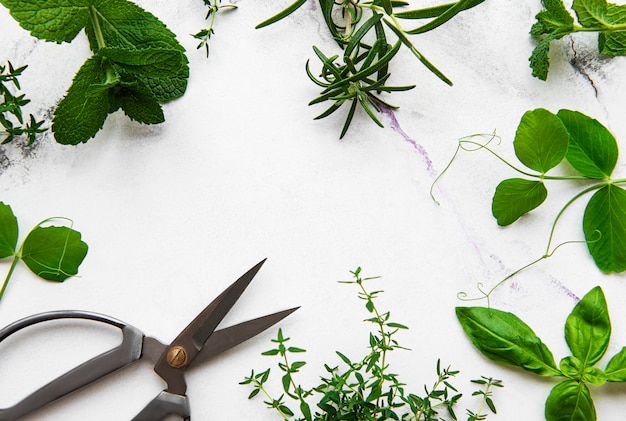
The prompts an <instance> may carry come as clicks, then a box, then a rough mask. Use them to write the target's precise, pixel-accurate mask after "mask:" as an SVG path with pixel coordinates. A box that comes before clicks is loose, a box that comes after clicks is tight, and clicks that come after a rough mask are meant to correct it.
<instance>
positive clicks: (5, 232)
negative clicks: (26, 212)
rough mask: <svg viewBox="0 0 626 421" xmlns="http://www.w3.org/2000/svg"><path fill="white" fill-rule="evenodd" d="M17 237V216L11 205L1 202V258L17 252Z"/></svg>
mask: <svg viewBox="0 0 626 421" xmlns="http://www.w3.org/2000/svg"><path fill="white" fill-rule="evenodd" d="M17 238H18V228H17V218H16V217H15V215H14V214H13V211H12V210H11V206H9V205H5V204H4V202H0V259H4V258H5V257H9V256H13V255H14V254H15V248H16V247H17Z"/></svg>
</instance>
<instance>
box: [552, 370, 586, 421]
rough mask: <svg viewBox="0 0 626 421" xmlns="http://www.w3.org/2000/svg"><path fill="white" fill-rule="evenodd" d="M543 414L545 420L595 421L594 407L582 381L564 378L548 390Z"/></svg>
mask: <svg viewBox="0 0 626 421" xmlns="http://www.w3.org/2000/svg"><path fill="white" fill-rule="evenodd" d="M545 416H546V420H547V421H595V420H596V408H595V407H594V406H593V400H592V399H591V394H590V393H589V389H588V388H587V386H585V384H584V383H579V382H577V381H576V380H565V381H562V382H561V383H559V384H557V385H556V386H554V388H553V389H552V390H551V391H550V395H549V396H548V399H547V400H546V410H545Z"/></svg>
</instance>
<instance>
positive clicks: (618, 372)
mask: <svg viewBox="0 0 626 421" xmlns="http://www.w3.org/2000/svg"><path fill="white" fill-rule="evenodd" d="M604 372H605V374H606V380H607V381H609V382H626V347H623V348H622V349H621V350H620V351H619V352H618V353H617V354H615V355H614V356H613V358H611V360H610V361H609V363H608V364H607V366H606V369H605V370H604Z"/></svg>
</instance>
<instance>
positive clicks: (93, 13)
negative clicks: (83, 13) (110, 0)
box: [89, 6, 107, 49]
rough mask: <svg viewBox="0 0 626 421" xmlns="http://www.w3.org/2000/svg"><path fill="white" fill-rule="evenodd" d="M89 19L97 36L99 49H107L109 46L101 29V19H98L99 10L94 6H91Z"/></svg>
mask: <svg viewBox="0 0 626 421" xmlns="http://www.w3.org/2000/svg"><path fill="white" fill-rule="evenodd" d="M89 17H90V18H91V23H93V31H94V33H95V34H96V42H97V43H98V49H100V48H105V47H106V46H107V44H106V41H105V40H104V35H103V34H102V28H101V27H100V19H98V15H97V10H96V8H95V7H94V6H89Z"/></svg>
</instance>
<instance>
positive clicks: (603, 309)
mask: <svg viewBox="0 0 626 421" xmlns="http://www.w3.org/2000/svg"><path fill="white" fill-rule="evenodd" d="M610 338H611V321H610V320H609V312H608V309H607V305H606V299H605V298H604V293H603V292H602V289H601V288H600V287H595V288H593V289H592V290H591V291H589V292H588V293H587V294H586V295H585V296H584V297H583V299H582V300H580V302H579V303H578V304H576V306H575V307H574V309H573V310H572V312H571V313H570V315H569V316H568V318H567V321H566V322H565V341H566V342H567V345H568V346H569V348H570V350H571V351H572V355H573V356H574V357H576V358H578V359H579V360H580V361H581V362H582V364H583V367H590V366H592V365H594V364H595V363H597V362H598V361H599V360H600V358H602V356H603V355H604V353H605V352H606V350H607V347H608V345H609V339H610Z"/></svg>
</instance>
